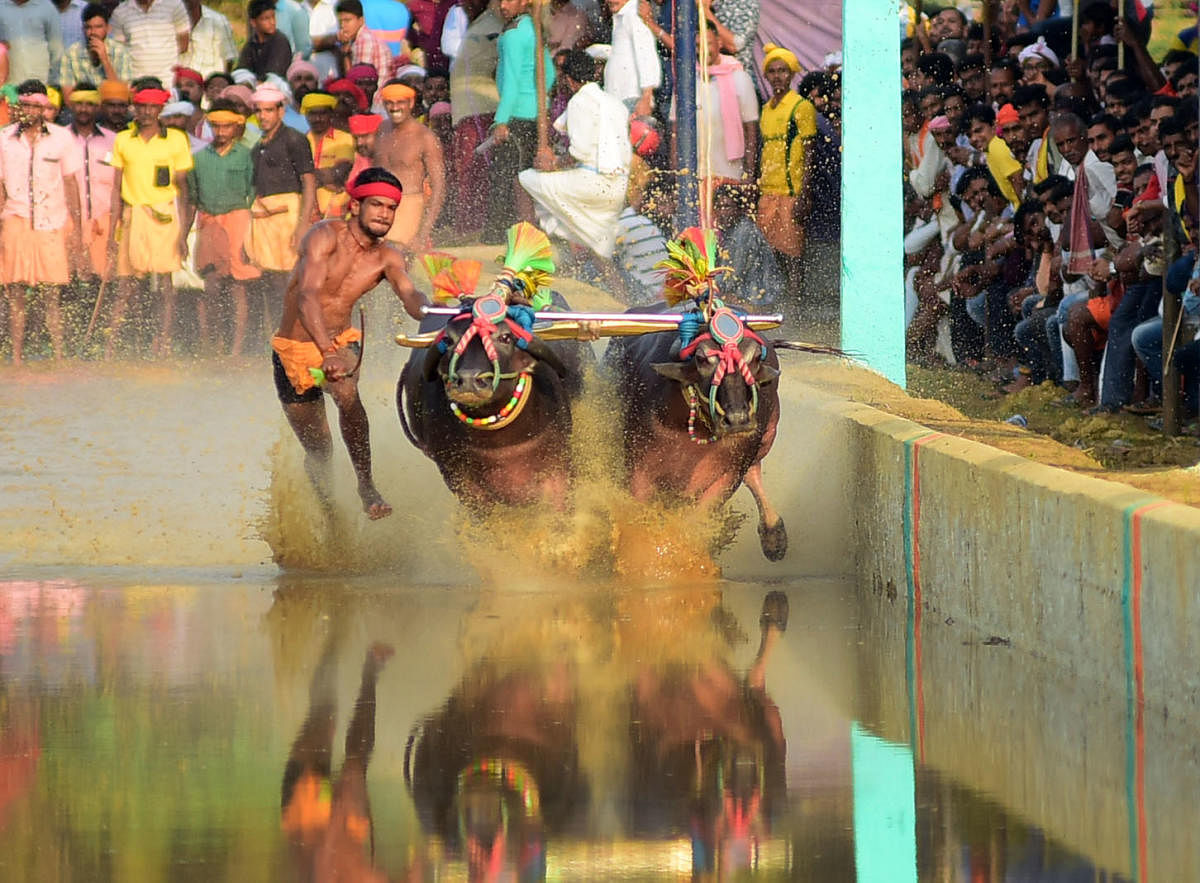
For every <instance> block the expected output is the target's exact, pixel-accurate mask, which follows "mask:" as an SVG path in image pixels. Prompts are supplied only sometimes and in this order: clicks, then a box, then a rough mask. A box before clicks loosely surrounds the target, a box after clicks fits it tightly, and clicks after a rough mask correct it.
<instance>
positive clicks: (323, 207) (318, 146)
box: [300, 92, 354, 218]
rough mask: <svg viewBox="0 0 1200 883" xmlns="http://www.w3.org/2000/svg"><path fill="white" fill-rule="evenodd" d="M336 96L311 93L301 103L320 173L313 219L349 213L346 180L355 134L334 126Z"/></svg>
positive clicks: (337, 216)
mask: <svg viewBox="0 0 1200 883" xmlns="http://www.w3.org/2000/svg"><path fill="white" fill-rule="evenodd" d="M335 107H337V98H335V97H334V96H332V95H330V94H329V93H328V92H309V93H308V94H307V95H305V96H304V100H303V101H301V102H300V110H301V111H302V112H303V113H304V117H305V119H307V120H308V146H309V148H311V150H312V157H313V168H315V169H316V176H317V205H316V212H315V213H314V218H341V217H345V215H346V205H347V201H348V199H349V197H347V196H346V180H347V178H348V177H349V175H350V166H351V165H352V164H353V162H354V137H353V136H352V135H351V134H350V133H349V132H343V131H342V130H341V129H336V128H334V125H333V109H334V108H335Z"/></svg>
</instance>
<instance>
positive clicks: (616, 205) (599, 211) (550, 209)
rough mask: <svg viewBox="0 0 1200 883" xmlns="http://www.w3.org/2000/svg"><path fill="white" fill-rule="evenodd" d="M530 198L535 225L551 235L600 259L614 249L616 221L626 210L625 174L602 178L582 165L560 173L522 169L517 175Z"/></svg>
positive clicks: (611, 253)
mask: <svg viewBox="0 0 1200 883" xmlns="http://www.w3.org/2000/svg"><path fill="white" fill-rule="evenodd" d="M517 180H519V181H520V182H521V186H522V187H524V188H525V190H526V192H527V193H528V194H529V195H530V196H531V197H533V202H534V208H535V210H536V211H537V218H538V226H540V227H541V228H542V229H543V230H545V231H546V233H548V234H549V235H551V236H559V237H561V238H563V239H566V240H569V241H571V242H576V243H579V244H580V245H585V246H587V247H588V248H590V249H591V250H592V251H594V252H595V253H596V254H598V255H600V257H602V258H611V257H612V255H613V251H614V250H615V249H616V246H617V218H618V217H620V214H621V210H622V209H624V208H625V188H626V186H627V185H628V183H629V174H628V173H627V172H614V173H613V174H611V175H602V174H600V173H599V172H594V171H592V170H591V169H588V168H584V167H583V166H576V167H575V168H573V169H565V170H563V171H561V172H539V171H537V170H536V169H525V170H524V171H523V172H521V174H520V175H519V176H518V179H517Z"/></svg>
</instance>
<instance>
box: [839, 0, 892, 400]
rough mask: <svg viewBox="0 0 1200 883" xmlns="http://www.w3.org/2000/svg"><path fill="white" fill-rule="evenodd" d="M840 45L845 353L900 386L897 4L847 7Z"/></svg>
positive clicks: (858, 0)
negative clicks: (841, 48) (841, 45)
mask: <svg viewBox="0 0 1200 883" xmlns="http://www.w3.org/2000/svg"><path fill="white" fill-rule="evenodd" d="M842 41H843V59H844V65H843V68H842V349H845V350H848V351H850V352H853V353H855V354H857V355H858V356H859V357H860V358H861V359H862V361H864V362H865V363H866V364H867V365H868V366H869V367H870V368H872V369H874V370H875V371H878V372H879V373H880V374H883V375H884V376H885V377H887V378H888V379H889V380H891V381H892V382H893V383H898V384H899V385H900V386H904V385H905V372H904V207H903V205H902V183H903V175H904V168H903V165H902V160H901V157H902V155H903V152H902V146H901V136H900V9H899V5H898V3H897V2H896V0H844V3H843V4H842Z"/></svg>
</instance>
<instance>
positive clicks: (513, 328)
mask: <svg viewBox="0 0 1200 883" xmlns="http://www.w3.org/2000/svg"><path fill="white" fill-rule="evenodd" d="M537 362H545V363H546V364H547V365H549V366H550V367H551V368H553V369H554V370H555V372H557V373H558V375H559V376H562V375H564V374H565V373H566V370H567V369H566V367H565V366H564V365H563V363H562V360H561V359H559V357H558V355H557V354H556V353H555V352H554V350H552V349H551V348H550V347H549V346H547V345H546V342H545V341H544V340H542V339H541V338H539V337H537V336H536V335H534V334H532V333H531V332H529V331H527V330H525V329H524V328H523V327H522V326H521V325H520V324H519V323H517V322H515V321H513V319H512V318H510V317H509V315H508V306H507V305H506V304H505V302H504V301H503V300H502V299H501V298H499V297H496V296H494V295H488V296H485V297H481V298H478V299H476V300H474V301H471V302H467V303H465V304H464V310H463V312H461V313H459V314H458V315H457V316H455V317H453V318H452V319H450V321H449V322H447V323H446V327H445V328H444V329H443V330H442V333H441V335H440V336H439V337H438V340H437V342H436V343H435V344H434V345H433V346H431V347H430V348H429V350H428V352H427V353H426V355H425V366H424V367H425V379H426V380H434V379H435V378H437V377H440V378H441V380H442V383H443V384H444V385H445V387H446V395H447V397H448V398H449V399H450V401H452V402H454V403H455V404H457V405H461V406H463V407H468V408H483V407H486V406H487V405H489V404H503V403H504V402H505V401H506V400H507V399H508V398H509V396H510V395H511V394H512V390H513V387H514V385H515V383H516V379H517V378H518V377H519V376H520V375H521V374H522V373H528V372H531V371H532V370H533V368H534V366H535V364H536V363H537Z"/></svg>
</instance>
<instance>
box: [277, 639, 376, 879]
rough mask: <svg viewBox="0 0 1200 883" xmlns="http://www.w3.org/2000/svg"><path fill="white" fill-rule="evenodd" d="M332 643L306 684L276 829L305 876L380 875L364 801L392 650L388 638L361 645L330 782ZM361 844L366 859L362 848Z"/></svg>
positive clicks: (334, 662) (333, 697)
mask: <svg viewBox="0 0 1200 883" xmlns="http://www.w3.org/2000/svg"><path fill="white" fill-rule="evenodd" d="M335 649H336V647H335V644H334V641H333V639H330V641H329V642H328V644H327V646H326V648H325V652H324V653H323V654H322V656H321V660H320V662H319V663H318V664H317V670H316V672H315V673H314V675H313V680H312V685H311V687H310V688H309V708H308V716H307V717H306V718H305V719H304V723H303V725H302V726H301V727H300V733H299V735H297V736H296V741H295V742H294V743H292V750H291V753H290V754H289V755H288V760H287V766H286V767H285V768H284V772H283V798H282V801H281V814H282V828H283V831H284V833H285V834H286V835H287V838H288V840H289V842H290V843H291V845H292V847H293V849H294V852H295V854H296V855H295V858H296V862H297V865H298V866H299V867H300V868H301V869H302V870H303V872H304V878H305V879H312V880H317V881H325V880H385V879H387V878H386V875H384V874H383V873H381V872H380V871H378V870H377V869H376V868H374V867H373V864H374V859H375V831H374V828H373V827H372V824H371V807H370V801H369V800H368V799H367V764H368V763H369V762H370V759H371V752H372V751H373V750H374V748H375V682H376V680H378V678H379V673H380V671H382V670H383V667H384V665H385V664H386V663H387V661H388V659H390V658H391V656H392V654H393V652H394V651H393V649H392V648H391V647H390V646H388V645H387V644H374V645H372V646H371V647H370V649H368V650H367V654H366V659H364V660H363V666H362V678H361V681H360V683H359V688H358V698H357V699H356V700H355V702H354V714H353V716H352V717H351V718H350V725H349V727H348V728H347V729H346V748H345V759H344V760H343V761H342V769H341V772H340V773H339V774H338V778H337V780H336V781H334V780H333V778H332V770H333V735H334V729H335V724H336V716H337V686H336V683H335V681H334V677H335V674H336V666H337V658H336V656H335V653H334V651H335ZM367 848H369V852H370V855H369V858H368V857H366V856H364V854H363V853H364V850H365V849H367Z"/></svg>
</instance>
